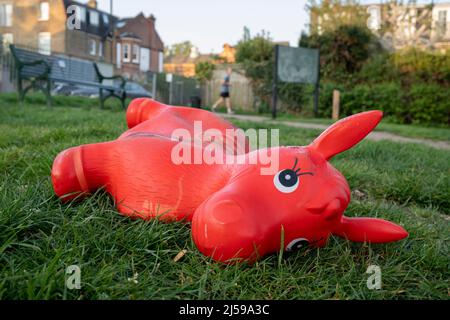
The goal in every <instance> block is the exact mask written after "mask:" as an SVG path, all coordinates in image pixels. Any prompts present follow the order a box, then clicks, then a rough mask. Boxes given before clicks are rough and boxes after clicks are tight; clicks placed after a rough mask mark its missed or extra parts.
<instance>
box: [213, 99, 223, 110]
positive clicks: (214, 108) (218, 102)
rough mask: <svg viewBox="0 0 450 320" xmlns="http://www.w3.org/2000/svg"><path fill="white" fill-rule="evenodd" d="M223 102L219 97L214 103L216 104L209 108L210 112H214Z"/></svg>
mask: <svg viewBox="0 0 450 320" xmlns="http://www.w3.org/2000/svg"><path fill="white" fill-rule="evenodd" d="M222 101H223V97H220V98H219V100H217V101H216V103H214V104H213V106H212V107H211V111H216V108H217V106H218V105H219V104H221V103H222Z"/></svg>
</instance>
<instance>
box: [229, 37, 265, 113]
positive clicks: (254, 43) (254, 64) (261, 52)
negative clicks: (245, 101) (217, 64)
mask: <svg viewBox="0 0 450 320" xmlns="http://www.w3.org/2000/svg"><path fill="white" fill-rule="evenodd" d="M236 62H237V63H239V64H241V65H242V67H243V68H244V70H245V74H246V76H247V77H248V78H249V79H250V83H251V86H252V89H253V92H254V94H255V95H256V96H257V97H258V98H259V99H260V100H261V101H263V102H265V104H266V105H268V104H269V103H270V94H271V83H272V70H273V42H272V39H271V38H270V36H269V34H268V33H266V32H265V31H262V32H261V33H259V34H257V35H256V36H254V37H251V35H250V31H249V30H248V28H245V29H244V37H243V39H242V40H240V41H239V42H238V44H237V46H236Z"/></svg>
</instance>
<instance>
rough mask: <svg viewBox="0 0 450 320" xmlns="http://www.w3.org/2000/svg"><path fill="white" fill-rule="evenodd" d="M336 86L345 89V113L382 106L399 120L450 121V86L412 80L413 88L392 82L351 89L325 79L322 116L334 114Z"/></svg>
mask: <svg viewBox="0 0 450 320" xmlns="http://www.w3.org/2000/svg"><path fill="white" fill-rule="evenodd" d="M335 89H337V90H340V91H341V101H340V105H341V108H340V114H341V116H348V115H352V114H354V113H357V112H362V111H366V110H371V109H379V110H382V111H383V112H384V114H385V116H387V117H390V118H391V119H393V120H394V121H396V122H399V123H421V124H444V125H450V90H448V89H447V88H445V87H442V86H439V85H436V84H423V83H421V84H412V85H411V87H410V88H409V90H405V89H402V87H401V85H400V84H398V83H392V82H390V83H379V84H374V85H367V84H362V85H356V86H354V87H353V88H350V89H349V88H347V89H344V88H343V87H342V85H340V84H334V83H323V84H322V85H321V92H320V99H319V116H321V117H330V116H331V106H332V99H333V98H332V97H333V90H335Z"/></svg>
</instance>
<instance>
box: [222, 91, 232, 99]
mask: <svg viewBox="0 0 450 320" xmlns="http://www.w3.org/2000/svg"><path fill="white" fill-rule="evenodd" d="M220 96H221V97H222V98H229V97H230V93H229V92H221V93H220Z"/></svg>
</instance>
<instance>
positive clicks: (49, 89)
mask: <svg viewBox="0 0 450 320" xmlns="http://www.w3.org/2000/svg"><path fill="white" fill-rule="evenodd" d="M45 96H46V98H47V106H48V107H51V106H52V82H51V81H50V79H47V86H46V88H45Z"/></svg>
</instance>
